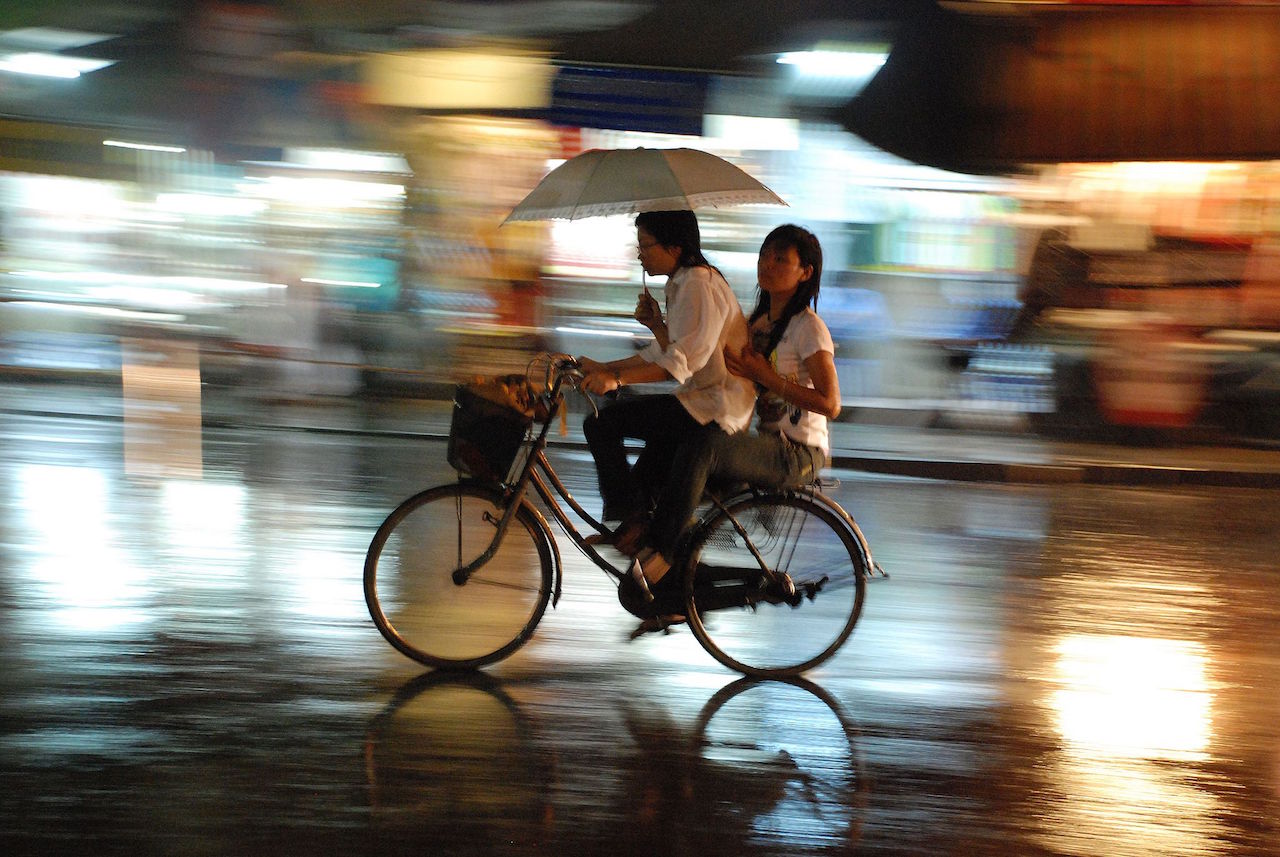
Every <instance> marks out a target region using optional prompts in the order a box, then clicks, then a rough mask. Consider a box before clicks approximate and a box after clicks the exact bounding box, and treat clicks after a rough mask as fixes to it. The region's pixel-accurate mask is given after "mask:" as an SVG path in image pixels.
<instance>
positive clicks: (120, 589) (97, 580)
mask: <svg viewBox="0 0 1280 857" xmlns="http://www.w3.org/2000/svg"><path fill="white" fill-rule="evenodd" d="M17 482H18V492H19V493H18V506H19V508H20V509H21V510H22V518H24V519H25V521H24V523H25V526H24V527H23V528H22V530H21V531H22V532H25V533H26V534H27V539H28V543H27V546H26V547H27V549H28V550H30V551H32V552H34V553H37V554H39V556H38V557H37V558H36V559H34V560H33V561H32V563H31V566H30V568H31V571H30V578H31V581H32V583H33V584H34V587H33V592H32V594H33V595H34V596H35V597H36V598H37V599H39V600H41V601H43V602H44V603H45V605H46V606H47V610H46V611H41V612H40V615H41V618H42V621H43V620H52V621H53V622H56V623H57V624H59V625H61V626H62V627H64V628H66V629H68V630H70V631H75V632H95V633H101V632H105V631H119V630H124V629H126V628H129V627H132V626H135V625H139V624H142V623H144V622H147V621H149V618H150V617H148V615H147V614H146V613H145V611H144V609H143V608H144V606H145V605H144V601H145V598H146V596H147V594H148V590H147V586H146V582H147V581H146V580H145V577H146V573H145V571H143V570H142V569H141V568H139V567H138V566H137V565H136V564H134V563H132V562H130V561H129V560H128V558H127V557H126V556H124V555H123V554H122V552H121V550H120V548H119V546H118V545H117V544H116V543H115V539H114V538H113V536H112V533H111V532H110V528H109V526H108V504H107V481H106V477H105V476H104V474H103V473H102V472H101V471H99V470H94V469H92V468H88V467H72V466H62V465H46V464H26V465H22V466H19V467H18V469H17Z"/></svg>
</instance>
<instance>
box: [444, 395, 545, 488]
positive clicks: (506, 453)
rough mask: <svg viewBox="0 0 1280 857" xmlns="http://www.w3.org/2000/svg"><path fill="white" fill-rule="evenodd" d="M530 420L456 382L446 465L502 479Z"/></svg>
mask: <svg viewBox="0 0 1280 857" xmlns="http://www.w3.org/2000/svg"><path fill="white" fill-rule="evenodd" d="M532 422H533V418H532V417H531V416H528V415H526V414H525V413H523V412H522V411H518V410H516V409H515V408H512V407H510V406H508V405H504V404H502V403H501V402H496V401H494V400H492V399H487V398H485V397H484V396H481V395H479V394H478V393H476V392H474V391H473V390H472V389H471V388H470V387H468V386H467V385H466V384H459V385H458V387H457V389H456V390H454V394H453V419H452V420H451V422H450V424H449V450H448V453H447V457H448V459H449V464H450V465H452V466H453V467H455V468H457V469H458V471H459V472H461V473H463V474H465V475H467V476H472V477H474V478H476V479H482V480H484V481H486V482H493V483H500V482H503V481H504V480H505V479H506V478H507V474H508V473H509V472H510V471H511V465H512V464H513V463H514V462H515V460H516V455H517V454H518V453H519V452H520V445H521V444H522V443H523V442H524V439H525V435H526V434H527V433H528V431H529V426H530V424H531V423H532Z"/></svg>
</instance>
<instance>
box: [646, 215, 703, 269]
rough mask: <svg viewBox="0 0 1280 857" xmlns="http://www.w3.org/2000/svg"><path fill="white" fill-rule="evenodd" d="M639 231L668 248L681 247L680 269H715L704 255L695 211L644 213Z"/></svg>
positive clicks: (677, 265)
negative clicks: (702, 267) (703, 267)
mask: <svg viewBox="0 0 1280 857" xmlns="http://www.w3.org/2000/svg"><path fill="white" fill-rule="evenodd" d="M636 228H637V229H643V230H644V231H645V232H648V233H649V234H650V235H652V236H653V240H654V241H657V242H658V243H659V244H661V245H662V246H664V247H679V248H680V258H679V260H677V262H676V267H677V268H696V267H698V266H701V265H705V266H706V267H708V268H714V266H713V265H712V264H711V263H710V262H708V261H707V257H706V256H703V255H702V232H701V230H699V229H698V218H697V217H695V216H694V213H693V212H692V211H642V212H640V213H639V214H637V215H636Z"/></svg>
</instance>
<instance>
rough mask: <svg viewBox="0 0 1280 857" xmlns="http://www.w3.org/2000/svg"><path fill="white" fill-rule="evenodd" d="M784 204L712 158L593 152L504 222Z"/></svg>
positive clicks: (683, 152)
mask: <svg viewBox="0 0 1280 857" xmlns="http://www.w3.org/2000/svg"><path fill="white" fill-rule="evenodd" d="M786 204H787V203H786V202H785V201H784V200H783V199H782V197H780V196H778V195H777V194H776V193H774V192H773V191H771V190H769V188H767V187H765V186H764V185H762V184H761V183H760V182H758V181H757V180H756V179H754V178H753V177H752V176H751V175H750V174H749V173H747V172H745V171H743V170H742V169H740V168H739V167H736V166H734V165H733V164H731V163H729V162H728V161H726V160H725V159H724V158H720V157H717V156H715V155H712V154H710V153H709V152H702V151H699V150H697V149H645V148H638V149H592V150H590V151H587V152H583V153H582V154H581V155H578V156H577V157H575V158H571V159H570V160H568V161H565V162H564V163H563V164H561V165H560V166H558V167H556V168H555V169H554V170H552V171H551V172H549V173H547V175H546V177H545V178H543V180H542V181H540V182H539V183H538V186H537V187H535V188H534V189H533V190H532V191H530V192H529V195H528V196H526V197H525V198H524V199H523V200H522V201H521V202H520V204H519V205H517V206H516V207H515V208H514V209H512V211H511V214H509V215H508V216H507V219H506V220H505V221H504V222H511V221H513V220H577V219H579V218H583V217H600V216H602V215H606V214H634V213H636V212H640V211H672V210H692V209H695V208H720V207H723V206H729V205H786Z"/></svg>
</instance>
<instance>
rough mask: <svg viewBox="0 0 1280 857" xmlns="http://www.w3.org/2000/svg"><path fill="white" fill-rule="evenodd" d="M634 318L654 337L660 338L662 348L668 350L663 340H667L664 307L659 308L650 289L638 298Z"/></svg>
mask: <svg viewBox="0 0 1280 857" xmlns="http://www.w3.org/2000/svg"><path fill="white" fill-rule="evenodd" d="M633 318H635V320H636V321H638V322H640V323H641V324H643V325H644V326H645V327H647V328H649V330H650V331H651V332H652V333H653V335H654V336H656V337H658V338H659V340H660V344H661V345H662V347H663V348H666V343H665V342H662V341H661V340H664V339H665V338H666V334H667V322H666V319H664V318H663V317H662V307H660V306H658V299H657V298H655V297H654V296H653V295H651V294H649V289H648V288H646V289H645V290H644V291H643V292H641V293H640V294H639V296H637V298H636V311H635V313H634V315H633Z"/></svg>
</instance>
